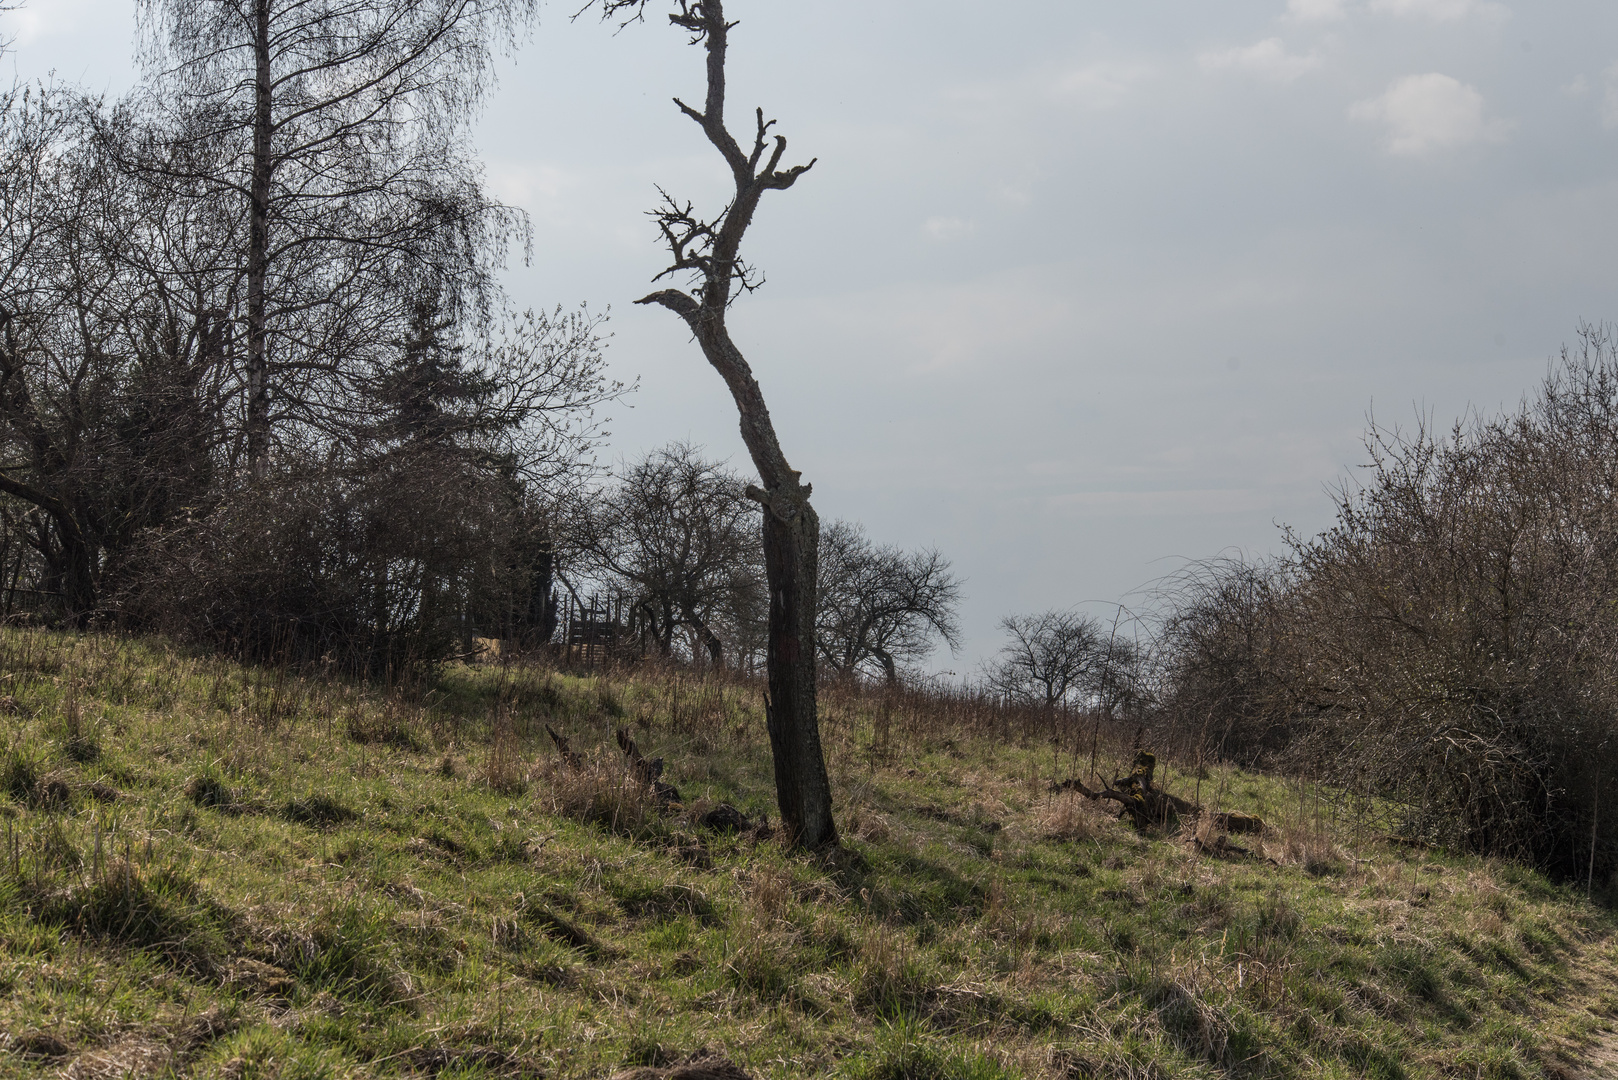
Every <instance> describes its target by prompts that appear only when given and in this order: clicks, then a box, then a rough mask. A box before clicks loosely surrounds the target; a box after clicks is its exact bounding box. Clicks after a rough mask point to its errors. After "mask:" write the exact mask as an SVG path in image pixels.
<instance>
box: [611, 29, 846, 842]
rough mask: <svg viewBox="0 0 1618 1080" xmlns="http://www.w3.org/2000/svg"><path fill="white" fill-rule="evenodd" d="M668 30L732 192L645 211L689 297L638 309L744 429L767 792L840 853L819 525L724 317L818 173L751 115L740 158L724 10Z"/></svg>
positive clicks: (799, 836)
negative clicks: (783, 197) (763, 242)
mask: <svg viewBox="0 0 1618 1080" xmlns="http://www.w3.org/2000/svg"><path fill="white" fill-rule="evenodd" d="M646 2H647V0H601V9H602V13H603V15H604V16H605V17H607V18H612V17H615V16H627V18H628V19H631V20H633V19H636V18H639V17H640V15H641V14H642V12H643V11H644V8H645V5H646ZM668 18H669V22H670V23H671V24H672V25H673V26H675V27H676V28H678V29H680V30H682V31H685V32H686V33H688V34H690V40H691V43H692V44H694V45H700V46H701V47H702V49H703V51H704V53H705V54H706V64H705V68H706V77H707V78H706V81H707V91H706V95H705V96H704V99H703V102H702V106H701V108H697V107H694V106H691V105H688V104H686V103H685V102H683V101H681V100H680V99H678V98H676V99H675V105H676V106H677V107H678V108H679V110H680V112H681V113H682V114H684V115H685V116H686V117H687V118H689V119H690V120H692V121H693V122H694V123H696V124H697V126H698V127H699V128H700V129H701V130H702V133H703V136H704V137H705V138H706V139H707V140H708V142H709V144H710V145H712V146H713V148H714V149H715V150H716V151H718V153H719V155H720V157H721V158H723V160H724V162H725V165H726V167H727V168H728V169H729V170H730V175H731V180H732V182H733V185H734V194H733V195H732V197H731V199H730V201H729V202H728V204H727V205H726V206H725V208H724V209H723V210H722V211H720V212H719V213H718V215H717V216H714V217H704V216H702V215H701V214H699V213H698V212H697V211H696V209H695V208H694V206H693V205H692V204H691V203H689V202H686V203H682V202H680V201H679V200H677V199H675V198H674V197H673V196H671V195H669V194H668V193H666V192H665V193H664V199H663V204H662V205H661V206H660V207H659V208H658V209H657V210H656V211H654V212H653V215H652V216H653V218H654V219H655V220H656V222H657V225H658V230H659V232H660V234H661V235H662V238H663V242H664V244H665V245H666V246H667V248H668V252H669V256H670V261H669V264H668V266H667V267H666V268H664V270H663V271H661V272H660V273H659V274H658V275H657V277H658V278H663V277H674V278H686V279H687V280H688V282H689V291H686V290H682V289H677V288H669V289H663V290H661V291H658V292H654V293H652V294H650V295H648V296H645V297H642V298H641V299H640V300H638V301H637V303H641V304H660V305H662V306H663V307H666V308H668V309H669V310H670V311H672V312H674V313H675V314H676V315H678V316H680V318H681V319H682V320H683V321H684V322H685V325H686V326H687V327H688V328H689V329H690V331H691V333H692V335H693V336H694V337H695V338H696V340H697V344H698V345H699V346H700V347H701V348H702V352H703V356H705V357H706V358H707V360H708V363H709V364H710V365H711V366H712V367H713V369H714V370H715V371H716V372H718V373H719V375H720V377H721V378H723V379H724V381H725V385H726V387H727V388H728V389H729V390H730V394H731V398H732V400H733V401H734V402H735V404H736V411H737V413H738V414H739V416H740V420H741V434H742V442H743V443H744V444H745V445H746V447H747V452H748V454H749V455H750V456H751V457H752V460H753V467H754V468H756V469H757V470H758V474H759V479H760V482H761V485H762V486H760V487H752V488H749V489H748V495H749V496H750V497H752V498H754V499H756V500H757V501H758V502H759V503H760V504H762V505H763V507H764V530H763V532H764V566H765V573H766V576H767V578H768V581H769V591H770V623H769V637H768V643H767V646H766V667H767V669H768V681H769V688H770V692H769V698H768V701H767V709H766V719H767V723H768V726H769V731H770V745H771V749H772V751H773V754H774V758H775V788H776V796H777V799H778V801H779V804H780V809H781V820H782V824H783V825H784V826H785V828H786V831H787V833H788V835H789V836H791V838H792V840H793V842H794V843H798V844H802V845H805V846H808V847H823V846H828V845H833V844H836V843H837V826H836V823H835V822H834V821H833V819H832V813H831V784H830V781H829V780H828V779H827V776H826V764H825V758H824V755H823V754H822V752H821V748H820V719H819V712H818V708H817V706H816V703H815V702H816V689H815V652H816V647H815V580H816V558H817V556H816V551H817V546H818V543H819V537H820V519H819V518H818V517H817V516H816V514H815V511H814V508H813V507H811V506H810V505H809V495H810V491H811V488H810V485H809V484H806V483H804V482H803V480H802V478H801V476H800V475H799V473H798V471H797V470H796V469H794V468H792V466H791V465H789V464H788V463H787V459H786V455H785V454H784V453H782V451H781V445H780V442H779V441H778V440H777V438H776V434H775V425H774V424H773V423H772V422H771V420H770V412H769V409H768V408H767V407H766V406H765V404H764V393H763V391H762V390H760V389H759V385H758V380H757V379H755V378H754V377H753V369H752V368H751V367H750V366H749V365H748V363H747V360H746V358H745V357H744V356H743V355H742V352H741V350H740V349H739V348H737V346H736V344H735V342H734V341H733V340H732V339H731V336H730V331H729V329H728V327H727V326H726V321H725V317H726V313H727V311H728V310H729V308H730V305H731V303H732V302H733V301H734V300H735V299H736V297H737V295H738V294H739V293H741V292H745V291H748V290H751V289H753V288H755V287H757V285H758V284H759V279H758V277H757V275H756V274H755V273H754V271H753V269H752V268H751V267H749V266H748V265H747V264H746V263H744V262H743V261H742V258H741V244H742V238H743V237H744V236H745V235H746V232H747V228H748V226H749V225H750V224H751V223H752V220H753V215H754V213H755V212H756V211H757V209H758V205H759V200H760V199H761V198H762V197H763V195H764V193H765V192H766V191H782V190H785V189H787V188H789V187H791V186H792V185H793V184H794V183H795V182H796V181H797V179H798V178H799V177H800V176H802V175H803V174H804V173H805V172H807V171H808V170H809V168H810V167H811V166H812V165H814V162H813V161H810V162H808V163H807V164H804V165H793V166H786V167H783V165H782V161H783V159H784V158H785V157H786V149H787V141H786V138H785V136H782V135H775V134H772V133H771V129H772V128H773V127H774V121H773V120H772V121H766V120H765V119H764V110H763V109H762V108H761V109H759V110H757V113H756V120H755V124H754V130H753V132H752V137H751V138H750V139H749V140H748V143H747V148H746V149H744V148H743V143H741V142H738V141H737V139H736V137H735V136H734V135H732V134H731V132H730V130H729V128H728V127H726V124H725V105H726V101H725V53H726V50H727V49H728V48H729V43H730V31H731V30H732V29H733V27H734V26H735V24H734V23H731V22H728V21H727V20H726V19H725V11H724V5H723V3H722V2H721V0H700V2H691V0H677V2H676V3H675V4H674V6H673V10H671V11H670V12H669V16H668Z"/></svg>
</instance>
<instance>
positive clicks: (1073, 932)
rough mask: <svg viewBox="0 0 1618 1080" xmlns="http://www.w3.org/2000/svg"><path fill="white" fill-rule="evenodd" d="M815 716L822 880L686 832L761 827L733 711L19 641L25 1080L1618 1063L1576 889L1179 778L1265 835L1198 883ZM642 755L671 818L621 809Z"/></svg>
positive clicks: (0, 882) (11, 722) (8, 803)
mask: <svg viewBox="0 0 1618 1080" xmlns="http://www.w3.org/2000/svg"><path fill="white" fill-rule="evenodd" d="M826 709H827V713H826V718H825V733H826V738H825V741H826V746H827V750H828V754H829V764H830V767H831V770H832V774H833V785H834V793H835V795H836V798H837V802H838V809H839V822H840V825H841V827H842V830H843V833H844V837H845V845H844V849H843V850H842V851H841V852H839V853H837V854H835V855H833V856H830V857H824V858H817V857H811V856H807V855H803V854H797V853H792V852H789V851H786V850H784V849H782V848H781V847H780V846H779V845H778V844H776V843H774V842H773V841H762V842H761V841H757V840H755V839H752V838H750V837H748V836H738V835H734V834H720V833H714V832H709V831H707V830H704V829H703V828H701V827H700V826H699V825H698V824H697V820H698V819H699V818H700V816H701V814H702V813H703V812H705V810H706V809H708V808H710V807H711V806H712V805H713V804H715V803H716V802H718V801H720V800H724V801H729V802H731V803H733V804H734V805H736V806H738V807H739V808H741V809H742V810H743V811H744V812H745V813H747V814H748V815H749V816H751V817H753V818H755V819H756V818H757V817H758V816H759V815H760V814H763V813H768V814H769V815H770V816H771V817H772V818H773V817H774V799H773V794H772V791H771V787H770V777H771V770H770V763H769V757H768V743H767V739H766V738H765V736H764V733H763V719H762V708H761V703H760V701H759V700H758V695H757V690H756V689H752V688H749V687H746V686H736V685H720V684H718V683H707V682H703V681H701V680H699V679H695V678H693V677H692V676H690V675H689V674H684V675H656V676H654V675H650V674H649V675H646V676H643V677H640V678H629V677H624V678H618V679H614V680H604V679H595V678H576V677H572V676H567V675H563V674H558V673H554V672H547V671H544V670H534V669H500V668H493V667H490V668H479V669H468V668H452V669H449V670H447V671H445V672H444V673H442V674H441V676H439V677H437V678H435V679H433V680H430V681H428V682H424V683H422V684H419V685H413V686H409V687H405V688H400V689H397V690H394V691H386V690H384V689H380V688H376V687H368V686H364V685H358V684H353V683H347V682H343V681H341V680H336V679H321V678H316V677H313V676H309V677H299V676H295V675H292V674H289V673H287V672H278V671H271V670H260V669H253V668H245V667H240V666H237V665H233V664H229V663H226V662H223V661H219V660H214V659H208V658H204V657H198V656H194V655H192V654H189V653H187V652H185V651H183V650H179V649H175V648H171V647H169V646H166V645H165V644H163V643H162V642H156V641H138V640H137V641H130V640H124V639H115V638H108V637H72V636H63V635H54V634H47V633H44V632H33V631H16V630H6V631H0V732H3V735H0V819H3V820H0V841H3V843H4V848H3V850H0V1033H4V1034H3V1035H0V1075H5V1076H8V1077H10V1076H16V1077H21V1078H28V1077H40V1078H43V1077H48V1076H49V1077H55V1076H57V1075H60V1074H61V1072H62V1070H63V1069H64V1068H65V1067H69V1066H71V1067H72V1068H73V1069H74V1070H75V1074H76V1075H84V1076H114V1075H122V1074H123V1073H128V1072H133V1073H134V1074H136V1075H151V1076H173V1077H230V1078H232V1080H247V1078H252V1077H263V1078H275V1080H292V1078H305V1077H307V1078H318V1077H395V1076H396V1077H423V1076H432V1077H440V1078H444V1080H472V1078H490V1077H520V1076H534V1077H537V1076H541V1075H543V1076H546V1077H586V1076H605V1075H608V1074H610V1073H611V1072H613V1071H616V1070H618V1069H621V1068H627V1067H630V1066H633V1065H666V1064H670V1063H673V1062H677V1061H680V1060H683V1059H685V1058H686V1057H687V1056H688V1055H691V1054H692V1053H694V1052H696V1051H699V1050H702V1049H704V1048H706V1049H708V1050H711V1051H717V1052H722V1053H724V1054H727V1055H728V1056H730V1057H731V1058H733V1059H734V1060H735V1061H737V1062H739V1063H741V1064H742V1065H743V1066H744V1067H745V1068H747V1070H748V1071H749V1072H750V1073H752V1074H753V1075H755V1076H759V1077H766V1076H767V1077H781V1078H785V1077H798V1076H806V1075H828V1076H846V1077H865V1078H872V1080H877V1078H880V1080H897V1078H908V1080H922V1078H937V1080H990V1078H1002V1077H1053V1078H1055V1077H1109V1078H1125V1077H1168V1076H1188V1077H1217V1076H1278V1077H1280V1076H1298V1077H1305V1076H1307V1077H1317V1076H1318V1077H1328V1078H1330V1077H1343V1078H1348V1077H1411V1078H1415V1077H1450V1076H1455V1077H1461V1076H1465V1077H1499V1078H1507V1077H1541V1076H1544V1077H1549V1076H1559V1075H1567V1074H1569V1070H1570V1068H1571V1063H1574V1062H1576V1061H1577V1060H1578V1059H1579V1057H1580V1055H1582V1054H1585V1053H1588V1052H1589V1051H1590V1048H1591V1047H1593V1046H1595V1045H1598V1044H1602V1043H1604V1042H1609V1041H1610V1040H1612V1039H1613V1034H1612V1032H1613V1030H1614V1017H1615V1016H1618V948H1615V945H1614V937H1613V929H1614V919H1613V917H1612V914H1611V913H1610V911H1609V909H1608V908H1606V907H1603V906H1602V905H1601V904H1599V903H1592V902H1590V901H1588V900H1587V899H1586V898H1585V897H1584V895H1583V893H1582V892H1581V891H1579V890H1576V889H1572V888H1569V887H1565V886H1559V885H1556V884H1553V883H1551V882H1548V881H1546V880H1545V879H1544V878H1542V877H1540V876H1538V875H1536V874H1534V873H1532V872H1529V871H1526V870H1523V869H1521V868H1519V867H1514V866H1510V865H1506V864H1500V863H1495V862H1489V861H1484V860H1478V859H1473V858H1466V857H1460V856H1454V855H1449V854H1446V853H1443V852H1437V851H1431V850H1421V849H1416V848H1411V847H1408V846H1394V845H1390V844H1386V843H1384V842H1382V841H1381V840H1379V839H1378V837H1379V836H1382V835H1383V834H1384V833H1385V832H1386V826H1385V823H1381V822H1379V821H1377V820H1376V819H1375V818H1374V817H1373V816H1372V815H1371V812H1370V811H1371V810H1372V809H1374V808H1365V807H1359V808H1352V807H1348V806H1345V805H1344V804H1343V803H1342V802H1341V801H1339V800H1335V799H1333V798H1331V797H1330V793H1329V792H1323V791H1320V790H1317V789H1315V788H1313V787H1311V786H1310V785H1307V784H1302V783H1294V782H1289V781H1287V780H1285V779H1283V778H1275V777H1267V776H1262V775H1254V774H1250V773H1242V772H1239V771H1236V770H1229V769H1223V768H1213V769H1207V770H1200V771H1199V770H1196V769H1188V770H1185V771H1182V770H1181V769H1179V768H1178V767H1177V766H1173V765H1172V764H1171V765H1170V766H1169V768H1168V783H1169V786H1170V787H1171V789H1172V790H1174V791H1175V792H1176V793H1177V794H1180V795H1182V796H1184V797H1186V798H1197V799H1199V800H1200V801H1202V802H1203V803H1205V804H1208V805H1217V806H1218V807H1220V808H1222V809H1239V810H1244V811H1248V812H1256V813H1259V814H1260V815H1262V816H1264V817H1265V818H1266V819H1267V820H1269V821H1270V822H1271V823H1272V826H1273V828H1272V831H1271V833H1270V834H1269V835H1266V836H1265V837H1263V838H1252V837H1237V838H1234V839H1235V842H1236V843H1239V844H1241V845H1243V846H1244V847H1245V848H1247V849H1248V851H1247V852H1246V853H1245V854H1240V853H1234V854H1229V855H1227V856H1223V857H1215V856H1212V855H1205V854H1200V853H1199V849H1198V848H1197V847H1196V846H1195V845H1194V843H1193V842H1192V839H1191V837H1190V836H1188V835H1154V836H1142V835H1138V834H1136V833H1135V832H1134V831H1133V830H1131V829H1128V828H1126V827H1124V826H1122V825H1120V824H1119V823H1117V822H1116V821H1113V820H1112V819H1111V818H1110V817H1109V816H1107V815H1106V814H1104V813H1102V812H1101V811H1100V810H1099V809H1098V808H1097V807H1095V806H1093V805H1091V804H1089V803H1086V802H1085V801H1083V800H1082V799H1078V798H1077V797H1075V796H1071V795H1053V794H1052V793H1051V792H1050V791H1049V790H1048V788H1049V784H1050V781H1051V780H1052V779H1055V778H1057V777H1059V776H1066V775H1070V769H1071V768H1072V764H1071V759H1070V758H1069V757H1068V756H1066V755H1063V754H1059V753H1058V752H1057V751H1056V750H1053V748H1052V747H1051V746H1049V745H1048V744H1037V743H1036V744H1035V745H1030V746H1026V747H1025V746H1019V745H1017V742H1016V740H1015V739H1006V738H992V739H991V738H982V739H978V738H971V737H966V736H964V735H961V734H959V733H950V732H943V731H934V730H932V729H930V728H929V727H928V726H927V722H926V717H911V718H910V719H909V720H908V721H907V722H906V723H905V724H901V725H899V733H898V734H895V733H894V731H893V730H892V728H891V726H890V725H889V724H888V723H884V724H883V727H882V731H881V737H880V738H878V737H877V734H876V730H875V728H874V726H873V721H872V718H871V716H870V715H869V714H870V707H869V705H868V703H865V702H863V699H857V698H852V697H848V696H845V695H828V697H827V703H826ZM546 723H549V724H551V725H552V726H554V727H556V728H557V729H558V730H561V731H563V732H564V733H566V734H567V735H569V736H570V737H571V738H572V740H573V748H574V749H575V750H578V751H580V752H582V753H583V754H584V756H585V759H586V762H587V768H586V769H585V770H584V771H583V772H582V774H581V773H579V772H572V771H567V770H563V769H561V768H559V767H558V763H557V757H556V754H555V752H554V750H553V749H552V748H551V745H550V742H549V739H548V737H547V736H546V735H545V731H544V725H545V724H546ZM619 724H622V725H626V726H629V727H630V728H631V729H632V730H633V732H634V734H635V737H636V738H637V739H638V740H639V742H640V743H641V745H642V747H643V748H644V749H645V751H646V752H647V754H648V755H649V756H656V755H662V756H664V757H665V758H666V759H667V772H666V774H665V775H666V779H668V780H670V781H671V782H673V783H674V784H675V785H676V786H678V787H679V788H680V790H681V792H682V794H683V795H684V797H685V800H686V801H685V803H684V804H683V806H681V807H680V808H678V809H676V810H675V811H674V812H672V813H670V814H660V813H658V812H657V811H656V808H655V806H654V805H653V804H652V803H651V801H650V800H649V799H646V798H645V797H644V796H643V795H642V794H641V793H640V792H638V791H637V790H635V789H634V786H633V785H632V784H626V783H625V782H624V781H623V779H622V776H621V772H619V771H617V770H616V762H617V760H618V758H617V751H616V749H615V748H614V747H613V746H612V730H613V727H614V726H615V725H619ZM92 751H93V752H92ZM1086 753H1088V749H1087V748H1086ZM1126 756H1127V754H1126V753H1125V752H1123V751H1122V750H1113V751H1108V750H1107V749H1106V748H1105V747H1103V758H1104V764H1105V765H1106V766H1107V767H1111V766H1113V765H1116V764H1118V763H1119V762H1121V761H1122V760H1123V759H1124V758H1125V757H1126ZM1199 775H1200V779H1199ZM119 1070H123V1073H121V1072H120V1071H119Z"/></svg>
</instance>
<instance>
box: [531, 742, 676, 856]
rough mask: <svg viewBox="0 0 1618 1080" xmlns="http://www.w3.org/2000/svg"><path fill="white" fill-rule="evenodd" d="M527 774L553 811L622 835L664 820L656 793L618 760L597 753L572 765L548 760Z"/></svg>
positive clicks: (542, 802)
mask: <svg viewBox="0 0 1618 1080" xmlns="http://www.w3.org/2000/svg"><path fill="white" fill-rule="evenodd" d="M529 775H530V777H531V778H532V779H534V780H535V781H536V793H535V794H536V798H537V800H538V802H539V804H540V805H541V806H542V807H543V808H545V809H546V810H547V811H548V812H550V813H552V814H556V815H559V816H561V817H566V818H571V819H573V820H574V821H578V822H582V823H584V824H586V825H599V826H600V827H601V828H603V829H606V830H607V831H608V832H611V833H615V834H617V835H619V836H640V835H643V834H645V833H647V832H649V831H651V830H652V829H653V828H654V827H655V826H656V825H658V824H659V823H660V822H661V807H660V806H659V804H658V801H657V797H656V795H655V793H654V792H653V791H652V789H651V788H649V787H648V786H647V785H646V784H645V783H643V782H642V781H641V780H640V779H639V778H638V777H635V776H632V775H630V773H629V770H627V769H625V768H624V766H623V764H622V762H620V761H617V760H611V759H608V760H602V759H601V758H600V757H597V756H593V755H592V756H585V757H582V758H581V759H580V760H579V762H578V764H577V765H574V766H569V765H566V764H557V763H556V762H554V761H547V762H543V763H541V764H540V765H539V766H537V767H536V768H535V769H534V770H532V772H531V773H530V774H529Z"/></svg>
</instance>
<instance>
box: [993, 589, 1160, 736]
mask: <svg viewBox="0 0 1618 1080" xmlns="http://www.w3.org/2000/svg"><path fill="white" fill-rule="evenodd" d="M1000 629H1002V630H1004V631H1005V632H1006V635H1007V637H1008V639H1009V640H1008V641H1007V642H1006V644H1005V646H1004V647H1003V648H1002V649H1001V650H1000V657H999V659H998V660H996V661H994V662H993V663H991V664H990V665H989V668H988V683H989V686H990V687H991V688H993V689H994V690H997V691H999V692H1000V693H1002V694H1005V695H1006V696H1007V697H1008V698H1010V699H1012V700H1013V701H1016V702H1019V703H1021V704H1025V705H1039V706H1044V707H1046V708H1054V707H1056V706H1058V705H1075V704H1083V705H1086V706H1089V707H1092V708H1097V709H1100V710H1101V711H1102V712H1104V713H1106V714H1107V715H1112V714H1114V713H1116V712H1117V711H1119V710H1120V709H1123V710H1125V711H1127V710H1129V709H1130V708H1131V707H1133V706H1134V705H1136V704H1138V703H1139V701H1140V699H1141V696H1142V685H1141V670H1140V669H1141V660H1142V657H1141V652H1140V649H1139V647H1138V646H1137V645H1136V644H1135V643H1134V642H1133V641H1131V640H1130V639H1128V638H1126V637H1120V636H1119V635H1118V634H1117V633H1116V632H1115V631H1108V630H1106V629H1104V628H1103V627H1102V625H1101V623H1100V622H1099V621H1097V620H1096V619H1093V618H1091V617H1090V616H1088V615H1082V614H1080V613H1079V612H1076V611H1064V610H1055V611H1047V612H1044V613H1042V614H1039V615H1008V616H1006V617H1005V618H1004V619H1001V620H1000Z"/></svg>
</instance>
